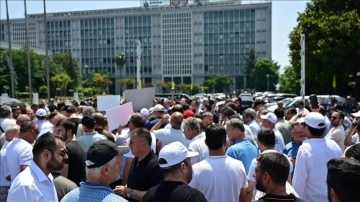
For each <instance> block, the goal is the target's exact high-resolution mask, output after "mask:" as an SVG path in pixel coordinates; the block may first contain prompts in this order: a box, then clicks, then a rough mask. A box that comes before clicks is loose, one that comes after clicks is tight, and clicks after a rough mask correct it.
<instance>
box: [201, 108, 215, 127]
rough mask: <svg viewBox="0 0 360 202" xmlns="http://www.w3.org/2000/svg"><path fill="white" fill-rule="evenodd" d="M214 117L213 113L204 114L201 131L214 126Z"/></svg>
mask: <svg viewBox="0 0 360 202" xmlns="http://www.w3.org/2000/svg"><path fill="white" fill-rule="evenodd" d="M213 118H214V115H213V114H212V113H211V112H204V113H203V114H202V115H201V129H202V130H203V131H205V130H206V128H207V127H209V126H211V125H212V124H213Z"/></svg>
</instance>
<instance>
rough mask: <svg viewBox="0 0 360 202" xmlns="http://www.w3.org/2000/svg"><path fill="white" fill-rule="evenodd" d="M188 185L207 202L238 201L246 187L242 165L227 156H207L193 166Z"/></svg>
mask: <svg viewBox="0 0 360 202" xmlns="http://www.w3.org/2000/svg"><path fill="white" fill-rule="evenodd" d="M189 185H190V186H191V187H193V188H196V189H197V190H199V191H200V192H202V193H203V194H204V196H205V198H206V199H207V200H208V202H219V201H239V196H240V190H241V189H245V188H247V186H248V182H247V180H246V173H245V168H244V165H243V163H242V162H241V161H239V160H236V159H233V158H231V157H228V156H209V157H208V158H206V159H205V160H203V161H200V162H199V163H197V164H195V165H193V178H192V180H191V182H190V183H189Z"/></svg>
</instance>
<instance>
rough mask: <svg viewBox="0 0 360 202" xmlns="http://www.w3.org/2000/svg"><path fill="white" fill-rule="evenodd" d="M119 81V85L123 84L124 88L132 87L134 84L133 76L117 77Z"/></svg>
mask: <svg viewBox="0 0 360 202" xmlns="http://www.w3.org/2000/svg"><path fill="white" fill-rule="evenodd" d="M119 83H120V84H121V86H124V87H125V89H132V88H133V87H134V85H135V84H136V80H135V79H134V78H133V77H126V78H123V79H119Z"/></svg>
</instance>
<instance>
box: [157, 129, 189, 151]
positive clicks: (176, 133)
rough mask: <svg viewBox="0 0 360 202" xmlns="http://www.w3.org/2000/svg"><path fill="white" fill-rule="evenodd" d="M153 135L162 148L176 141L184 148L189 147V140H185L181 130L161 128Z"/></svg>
mask: <svg viewBox="0 0 360 202" xmlns="http://www.w3.org/2000/svg"><path fill="white" fill-rule="evenodd" d="M153 133H154V135H155V136H156V139H159V141H160V142H161V143H162V146H165V145H168V144H170V143H172V142H176V141H179V142H181V143H182V144H183V145H185V147H188V146H189V140H187V139H186V137H185V135H184V134H183V131H182V129H174V128H170V129H167V128H162V129H159V130H155V131H154V132H153Z"/></svg>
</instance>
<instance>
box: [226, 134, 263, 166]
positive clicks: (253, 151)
mask: <svg viewBox="0 0 360 202" xmlns="http://www.w3.org/2000/svg"><path fill="white" fill-rule="evenodd" d="M226 155H227V156H230V157H232V158H234V159H237V160H240V161H241V162H242V163H243V164H244V167H245V171H246V173H248V172H249V168H250V164H251V161H252V160H253V159H254V158H255V157H256V156H257V148H256V147H255V146H254V145H253V144H251V142H250V141H249V140H248V139H246V138H242V139H238V140H236V141H235V144H233V145H232V146H230V147H229V148H228V149H227V150H226Z"/></svg>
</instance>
